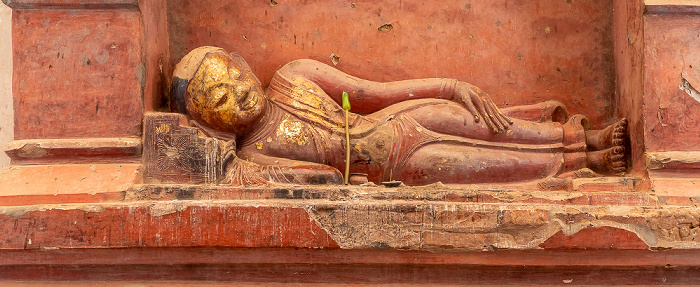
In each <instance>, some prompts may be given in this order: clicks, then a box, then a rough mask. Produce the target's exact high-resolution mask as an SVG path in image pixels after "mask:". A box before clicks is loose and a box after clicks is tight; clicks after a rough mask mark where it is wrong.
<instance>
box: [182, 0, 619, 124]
mask: <svg viewBox="0 0 700 287" xmlns="http://www.w3.org/2000/svg"><path fill="white" fill-rule="evenodd" d="M612 2H613V1H612V0H589V1H571V0H568V1H567V0H561V1H525V0H516V1H512V0H496V1H491V0H471V1H437V2H436V1H418V0H403V1H362V0H358V1H342V0H331V1H306V0H290V1H276V2H275V1H263V0H256V1H253V0H242V1H213V0H203V1H192V0H169V1H168V5H169V7H168V9H169V29H170V42H171V49H172V53H173V54H172V57H173V61H174V63H176V62H177V61H178V60H179V59H180V58H181V57H182V56H183V55H184V54H185V53H186V52H188V51H190V50H192V49H194V48H196V47H198V46H202V45H214V46H221V47H224V48H226V49H227V50H229V51H233V52H237V53H239V54H241V55H242V56H244V57H245V58H246V60H247V61H248V63H249V64H250V65H251V67H252V68H253V71H254V72H255V73H256V74H257V75H258V76H259V77H260V80H262V82H263V84H267V83H268V81H269V80H270V78H271V77H272V74H273V73H274V71H275V70H277V69H278V68H279V67H281V66H282V65H284V64H285V63H287V62H289V61H291V60H294V59H299V58H311V59H316V60H319V61H322V62H324V63H327V64H331V59H330V55H331V53H334V54H335V55H337V56H339V57H340V62H339V64H338V65H337V66H336V67H337V68H338V69H340V70H342V71H345V72H347V73H350V74H353V75H356V76H360V77H363V78H367V79H371V80H376V81H392V80H402V79H410V78H424V77H450V78H457V79H459V80H463V81H467V82H470V83H473V84H475V85H477V86H480V87H481V88H482V89H484V90H485V91H486V92H488V93H489V94H490V95H491V96H492V97H493V98H494V100H495V101H496V103H497V104H498V105H500V106H505V105H519V104H526V103H534V102H539V101H543V100H549V99H556V100H559V101H562V102H564V103H565V104H566V105H567V106H568V107H569V108H570V110H571V111H572V112H574V113H583V114H585V115H587V116H589V117H590V119H591V121H592V122H593V123H594V124H596V125H601V124H603V123H604V122H606V121H609V120H610V119H612V118H614V113H615V109H616V107H615V105H614V103H615V102H614V97H613V95H614V93H615V91H614V81H615V78H614V75H613V40H612V39H613V37H612ZM386 24H390V25H392V27H393V28H392V29H391V30H389V31H379V30H378V28H379V27H381V26H382V25H386ZM331 65H332V64H331Z"/></svg>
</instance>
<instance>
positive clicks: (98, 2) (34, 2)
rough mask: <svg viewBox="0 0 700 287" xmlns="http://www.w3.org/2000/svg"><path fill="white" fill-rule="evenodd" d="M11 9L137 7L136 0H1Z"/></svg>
mask: <svg viewBox="0 0 700 287" xmlns="http://www.w3.org/2000/svg"><path fill="white" fill-rule="evenodd" d="M2 2H3V3H5V5H7V6H10V8H12V9H137V8H138V5H139V2H138V0H69V1H65V0H2Z"/></svg>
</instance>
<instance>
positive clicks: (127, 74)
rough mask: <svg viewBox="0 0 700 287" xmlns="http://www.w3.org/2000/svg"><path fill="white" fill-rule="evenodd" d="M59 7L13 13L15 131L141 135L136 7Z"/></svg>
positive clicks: (25, 135)
mask: <svg viewBox="0 0 700 287" xmlns="http://www.w3.org/2000/svg"><path fill="white" fill-rule="evenodd" d="M28 2H31V1H28ZM71 7H72V6H71ZM60 8H61V7H60V6H58V7H57V9H46V10H33V9H15V10H14V11H13V13H12V25H13V29H12V40H13V54H14V77H13V89H12V90H13V94H14V95H13V96H14V97H13V99H14V110H15V139H36V138H81V137H128V136H139V135H140V134H141V117H142V114H143V105H142V89H143V84H144V83H145V68H144V66H143V63H142V62H141V61H142V51H141V45H140V42H139V39H140V37H141V36H140V35H141V31H140V21H141V19H140V13H139V12H138V11H137V10H136V9H110V10H106V9H105V10H86V9H74V10H71V9H68V10H63V9H60Z"/></svg>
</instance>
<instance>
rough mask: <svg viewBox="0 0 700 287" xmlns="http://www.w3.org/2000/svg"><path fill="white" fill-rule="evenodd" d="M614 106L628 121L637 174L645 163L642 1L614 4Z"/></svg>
mask: <svg viewBox="0 0 700 287" xmlns="http://www.w3.org/2000/svg"><path fill="white" fill-rule="evenodd" d="M613 3H614V6H613V8H614V21H613V22H614V24H613V33H614V35H615V43H614V47H615V81H616V82H617V84H616V90H615V105H616V106H617V107H618V110H617V111H616V112H617V114H618V116H619V117H624V118H627V119H628V120H629V127H630V142H631V143H633V144H632V145H631V149H632V150H631V154H632V165H633V170H634V172H636V173H640V172H642V171H643V170H645V168H646V165H645V162H644V142H643V141H644V115H643V96H644V83H643V79H642V69H643V67H644V64H643V63H644V62H643V60H644V58H643V48H644V27H643V23H642V19H643V14H644V3H643V0H614V1H613Z"/></svg>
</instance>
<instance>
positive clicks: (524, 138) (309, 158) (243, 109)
mask: <svg viewBox="0 0 700 287" xmlns="http://www.w3.org/2000/svg"><path fill="white" fill-rule="evenodd" d="M344 91H346V92H347V93H348V94H349V100H350V103H351V106H352V109H351V113H350V114H349V121H348V122H349V123H348V124H349V138H350V144H349V147H350V149H351V153H350V171H352V172H353V173H363V174H367V178H368V180H369V181H371V182H375V183H379V182H384V181H401V182H403V183H405V184H407V185H425V184H430V183H435V182H442V183H445V184H478V183H515V182H526V181H538V180H542V179H547V178H565V177H571V176H575V175H576V173H577V172H579V173H580V172H587V173H593V174H596V175H620V174H623V173H624V172H625V171H626V170H627V168H628V165H629V155H628V153H627V151H628V150H629V147H626V146H627V145H628V132H627V129H628V128H627V121H626V120H625V119H622V120H619V121H617V122H616V123H614V124H612V125H610V126H608V127H607V128H604V129H602V130H591V129H589V128H588V126H589V125H588V122H587V120H586V118H585V117H583V116H581V115H573V116H570V115H569V113H568V112H567V110H566V109H565V108H564V106H563V105H562V104H561V103H558V102H555V101H549V102H545V103H540V104H534V105H527V106H517V107H509V108H504V109H499V108H498V107H496V105H495V104H494V103H493V102H492V100H491V99H490V98H489V96H488V95H487V94H486V93H485V92H483V91H482V90H481V89H479V88H477V87H475V86H473V85H470V84H468V83H465V82H460V81H457V80H454V79H437V78H432V79H416V80H406V81H397V82H387V83H381V82H373V81H369V80H364V79H361V78H358V77H354V76H351V75H348V74H345V73H343V72H341V71H339V70H337V69H335V68H333V67H330V66H328V65H325V64H323V63H320V62H317V61H313V60H296V61H293V62H291V63H288V64H286V65H285V66H283V67H282V68H280V69H279V70H278V71H277V72H276V73H275V74H274V76H273V78H272V79H271V82H270V84H269V86H268V87H267V88H266V89H264V88H263V86H262V85H261V82H260V80H258V78H257V77H256V76H255V75H254V74H253V73H252V71H251V69H250V67H249V66H248V64H247V63H246V62H245V61H244V60H243V59H242V58H241V57H240V56H238V55H236V54H234V53H228V52H226V51H225V50H223V49H221V48H216V47H200V48H197V49H195V50H193V51H191V52H190V53H188V54H187V55H186V56H185V57H184V58H183V59H182V60H181V61H180V63H179V64H178V65H177V66H176V69H175V72H174V78H173V89H172V91H171V93H172V94H173V95H172V97H173V100H174V103H173V104H174V105H175V106H176V107H177V109H178V110H179V111H180V112H182V113H185V114H186V115H187V116H188V117H189V118H190V119H191V121H192V122H193V123H194V124H195V125H196V126H197V127H199V128H201V129H202V130H205V131H206V133H207V134H208V135H209V136H211V137H216V138H218V139H220V140H225V141H227V142H228V146H229V152H228V158H227V160H226V165H225V172H226V174H225V180H224V181H225V182H227V183H230V184H234V185H247V184H264V183H295V184H306V183H309V184H318V183H329V184H331V183H334V184H339V183H342V182H343V175H342V173H341V171H344V170H345V164H346V132H345V124H346V117H345V111H344V110H343V108H342V106H341V101H342V100H341V97H342V96H341V95H342V93H343V92H344Z"/></svg>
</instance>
